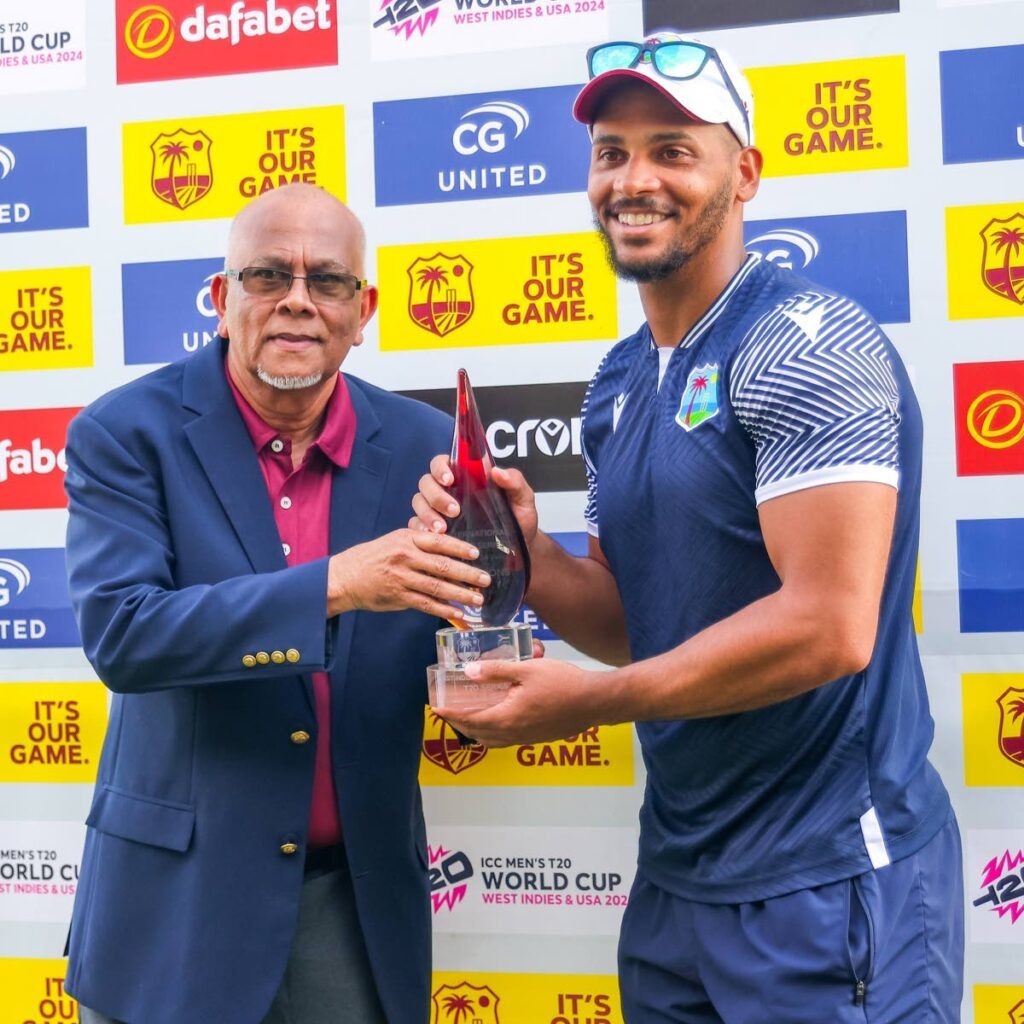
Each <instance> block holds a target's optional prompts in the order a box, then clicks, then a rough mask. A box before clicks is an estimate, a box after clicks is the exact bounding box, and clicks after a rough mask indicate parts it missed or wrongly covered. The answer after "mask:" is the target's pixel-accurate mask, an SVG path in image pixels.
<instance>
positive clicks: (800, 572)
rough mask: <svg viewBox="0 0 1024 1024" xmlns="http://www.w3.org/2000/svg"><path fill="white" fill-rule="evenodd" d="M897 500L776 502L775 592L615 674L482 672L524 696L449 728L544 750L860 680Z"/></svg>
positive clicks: (816, 495)
mask: <svg viewBox="0 0 1024 1024" xmlns="http://www.w3.org/2000/svg"><path fill="white" fill-rule="evenodd" d="M896 499H897V494H896V490H895V489H894V488H892V487H889V486H887V485H885V484H876V483H841V484H831V485H828V486H822V487H814V488H809V489H807V490H802V491H798V492H796V493H793V494H788V495H784V496H782V497H778V498H774V499H772V500H770V501H767V502H765V503H764V504H763V505H762V506H761V508H760V519H761V528H762V531H763V533H764V538H765V545H766V548H767V550H768V553H769V555H770V557H771V560H772V563H773V565H774V566H775V569H776V572H777V573H778V575H779V578H780V580H781V581H782V583H781V586H780V588H779V589H778V590H777V591H776V592H775V593H773V594H770V595H768V596H767V597H764V598H762V599H761V600H759V601H755V602H754V603H752V604H750V605H748V606H747V607H745V608H743V609H741V610H740V611H738V612H736V613H735V614H734V615H731V616H729V617H728V618H726V619H723V620H722V621H720V622H717V623H715V624H714V625H712V626H709V627H708V628H707V629H705V630H702V631H701V632H700V633H698V634H697V635H696V636H694V637H692V638H691V639H689V640H687V641H686V642H684V643H682V644H680V645H679V646H678V647H676V648H674V649H673V650H671V651H668V652H666V653H665V654H663V655H660V656H658V657H655V658H649V659H646V660H644V661H639V662H636V663H634V664H632V665H628V666H626V667H624V668H620V669H616V670H614V671H610V672H584V671H582V670H581V669H579V668H576V667H575V666H572V665H567V664H564V663H560V662H547V663H545V662H543V661H541V662H536V663H530V662H523V663H518V664H513V663H508V664H500V663H489V664H487V665H485V666H480V668H479V669H476V668H474V671H475V672H478V674H480V675H482V676H484V677H486V678H491V677H493V678H509V679H511V680H512V681H513V682H515V683H517V684H518V685H517V686H515V687H513V689H512V691H511V692H510V695H509V697H508V698H506V700H505V701H504V702H503V703H501V704H499V705H497V706H496V707H494V708H492V709H489V710H488V711H483V712H479V713H478V714H476V715H465V716H446V717H449V718H450V719H451V721H452V722H453V724H454V725H455V726H456V727H457V728H459V729H461V730H462V731H464V732H466V733H467V734H469V735H471V736H474V737H475V738H477V739H479V740H480V741H481V742H483V743H486V744H488V745H490V746H502V745H506V744H509V743H524V742H539V741H541V740H544V739H555V738H557V737H559V736H567V735H571V734H573V733H574V732H578V731H579V729H581V728H585V727H586V726H588V725H599V724H602V725H603V724H616V723H619V722H628V721H645V720H658V719H673V718H704V717H710V716H713V715H724V714H733V713H736V712H741V711H752V710H755V709H757V708H762V707H766V706H768V705H770V704H776V703H779V702H780V701H784V700H787V699H789V698H790V697H795V696H797V695H798V694H800V693H804V692H806V691H808V690H811V689H814V688H815V687H817V686H821V685H822V684H824V683H827V682H829V681H831V680H833V679H836V678H839V677H840V676H844V675H849V674H851V673H854V672H858V671H860V670H861V669H862V668H864V666H865V665H866V664H867V663H868V661H869V660H870V657H871V652H872V650H873V647H874V642H875V633H876V630H877V623H878V610H879V604H880V601H881V594H882V587H883V585H884V581H885V573H886V566H887V561H888V554H889V547H890V542H891V537H892V529H893V521H894V517H895V509H896Z"/></svg>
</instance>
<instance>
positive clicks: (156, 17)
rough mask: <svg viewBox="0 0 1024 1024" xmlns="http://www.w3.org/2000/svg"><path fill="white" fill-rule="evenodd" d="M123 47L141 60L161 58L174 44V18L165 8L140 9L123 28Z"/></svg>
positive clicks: (148, 7)
mask: <svg viewBox="0 0 1024 1024" xmlns="http://www.w3.org/2000/svg"><path fill="white" fill-rule="evenodd" d="M124 42H125V46H127V47H128V49H129V50H130V51H131V52H132V53H133V54H135V56H136V57H141V58H142V59H143V60H153V59H155V58H156V57H162V56H163V55H164V54H165V53H166V52H167V51H168V50H169V49H170V48H171V46H172V45H173V44H174V18H173V17H172V15H171V12H170V11H169V10H167V8H166V7H157V6H156V4H148V5H147V6H145V7H140V8H139V9H138V10H137V11H136V12H135V13H134V14H133V15H132V16H131V17H130V18H129V19H128V21H127V22H125V26H124Z"/></svg>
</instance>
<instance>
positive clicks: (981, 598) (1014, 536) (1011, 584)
mask: <svg viewBox="0 0 1024 1024" xmlns="http://www.w3.org/2000/svg"><path fill="white" fill-rule="evenodd" d="M956 548H957V569H958V573H959V577H960V630H961V632H964V633H1006V632H1011V633H1012V632H1018V631H1024V519H961V520H958V521H957V524H956Z"/></svg>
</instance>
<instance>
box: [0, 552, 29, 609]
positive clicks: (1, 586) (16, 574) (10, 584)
mask: <svg viewBox="0 0 1024 1024" xmlns="http://www.w3.org/2000/svg"><path fill="white" fill-rule="evenodd" d="M31 582H32V573H30V572H29V571H28V566H27V565H23V564H22V563H21V562H17V561H15V560H14V559H13V558H0V608H3V607H4V606H5V605H8V604H10V603H11V597H12V596H14V597H17V596H18V595H19V594H21V593H23V592H24V590H25V588H26V587H27V586H28V585H29V583H31ZM12 589H13V590H14V594H13V595H12V594H11V590H12Z"/></svg>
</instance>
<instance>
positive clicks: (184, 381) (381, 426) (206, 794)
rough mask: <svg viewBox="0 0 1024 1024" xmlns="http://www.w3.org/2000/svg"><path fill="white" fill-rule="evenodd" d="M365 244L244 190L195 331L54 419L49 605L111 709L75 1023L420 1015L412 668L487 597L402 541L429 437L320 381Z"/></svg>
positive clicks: (415, 422)
mask: <svg viewBox="0 0 1024 1024" xmlns="http://www.w3.org/2000/svg"><path fill="white" fill-rule="evenodd" d="M364 248H365V241H364V236H363V230H362V228H361V226H360V224H359V222H358V220H357V219H356V218H355V216H354V215H353V214H352V213H351V212H350V211H349V210H348V209H347V208H346V207H345V206H344V205H343V204H342V203H340V202H339V201H338V200H336V199H334V198H333V197H332V196H330V195H329V194H328V193H326V192H324V191H322V190H321V189H318V188H316V187H314V186H311V185H289V186H286V187H284V188H281V189H277V190H275V191H272V192H268V193H266V194H265V195H263V196H261V197H260V198H258V199H256V200H254V201H253V202H252V203H251V204H250V205H249V206H247V207H246V208H245V209H244V210H242V212H241V213H239V215H238V216H237V217H236V218H235V220H234V222H233V224H232V227H231V233H230V237H229V241H228V256H227V266H226V269H225V271H224V273H223V274H222V275H220V276H218V277H217V278H215V280H214V283H213V302H214V305H215V307H216V310H217V315H218V317H219V323H218V333H219V335H220V338H219V340H218V341H217V342H215V343H214V344H211V345H209V346H207V347H206V348H205V349H204V350H202V351H201V352H198V353H196V354H195V355H194V356H192V357H191V358H189V359H186V360H184V361H182V362H179V363H175V364H172V365H170V366H166V367H164V368H162V369H160V370H157V371H156V372H154V373H151V374H148V375H147V376H144V377H142V378H141V379H139V380H137V381H134V382H133V383H130V384H128V385H126V386H124V387H121V388H118V389H117V390H115V391H113V392H111V393H110V394H108V395H105V396H104V397H102V398H100V399H98V400H97V401H96V402H94V403H93V404H92V405H90V406H89V407H88V408H87V409H86V410H85V411H84V412H82V413H81V414H80V415H79V416H78V417H77V418H76V419H75V420H74V422H73V423H72V425H71V428H70V430H69V434H68V443H67V454H68V473H67V491H68V497H69V513H70V518H69V524H68V538H67V557H68V571H69V580H70V589H71V595H72V601H73V604H74V607H75V612H76V615H77V618H78V622H79V626H80V629H81V634H82V641H83V646H84V649H85V653H86V655H87V656H88V658H89V660H90V662H91V664H92V665H93V666H94V668H95V670H96V673H97V675H98V676H99V677H100V679H101V680H103V682H104V683H106V684H107V686H108V687H109V688H110V689H111V690H112V691H113V697H112V703H111V712H110V727H109V730H108V734H107V738H106V742H105V744H104V749H103V755H102V759H101V762H100V765H99V771H98V778H97V784H96V792H95V797H94V800H93V804H92V808H91V811H90V813H89V817H88V825H89V828H88V831H87V838H86V847H85V854H84V857H83V861H82V871H81V880H80V884H79V887H78V896H77V900H76V904H75V909H74V915H73V920H72V926H71V934H70V940H69V948H70V963H69V965H68V974H67V986H68V990H69V991H70V992H71V993H72V994H73V995H74V996H76V997H77V998H78V999H79V1001H80V1002H81V1004H82V1022H83V1024H105V1022H109V1021H117V1022H125V1024H254V1022H258V1021H263V1022H264V1024H385V1022H387V1024H412V1022H416V1021H420V1022H425V1021H426V1020H427V1016H428V1008H429V992H430V989H429V982H430V914H429V901H428V888H427V872H426V837H425V832H424V825H423V815H422V808H421V802H420V792H419V787H418V784H417V771H418V766H419V751H420V742H421V736H422V726H423V704H424V698H425V686H424V683H425V674H424V667H425V666H426V665H427V664H428V662H430V661H431V660H432V652H433V644H434V631H435V630H436V628H437V626H438V624H439V623H438V617H445V616H446V615H447V614H449V613H450V611H451V606H450V604H448V602H467V603H473V602H476V601H478V600H479V599H480V592H479V588H480V587H482V586H484V585H486V583H487V582H488V579H487V577H486V575H484V574H482V573H481V572H480V570H478V569H476V568H473V566H472V564H471V561H472V559H473V558H474V557H475V552H474V550H473V549H472V548H471V547H470V546H469V545H467V544H464V543H462V542H460V541H456V540H453V539H451V538H448V537H442V536H437V535H430V534H426V533H420V532H414V531H411V530H409V529H407V528H404V526H403V524H404V523H405V520H406V518H407V513H406V509H407V507H408V501H409V495H410V494H411V493H412V492H413V491H414V490H415V487H416V481H417V479H418V477H419V475H420V474H421V472H422V471H423V468H424V467H425V466H426V465H427V463H428V461H429V458H430V456H431V454H432V453H433V452H434V451H436V450H437V449H438V448H439V447H445V446H447V444H448V441H449V438H450V436H451V423H450V420H448V419H447V417H445V416H443V415H441V414H440V413H437V412H435V411H433V410H431V409H429V408H427V407H426V406H424V405H422V404H420V403H417V402H413V401H410V400H408V399H405V398H401V397H398V396H395V395H392V394H390V393H388V392H385V391H382V390H380V389H379V388H376V387H373V386H371V385H369V384H367V383H365V382H363V381H361V380H359V379H358V378H356V377H352V376H349V375H347V374H341V373H339V367H340V366H341V364H342V362H343V361H344V360H345V358H346V357H347V356H348V353H349V350H350V349H351V348H353V347H355V346H357V345H359V344H360V343H361V341H362V338H363V335H362V332H363V329H364V327H365V326H366V324H367V322H368V321H369V319H370V318H371V317H372V316H373V314H374V311H375V310H376V306H377V291H376V289H375V288H373V287H372V286H370V285H368V284H367V282H366V280H365V279H364V276H363V274H364V271H363V259H364ZM467 560H468V561H467Z"/></svg>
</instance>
